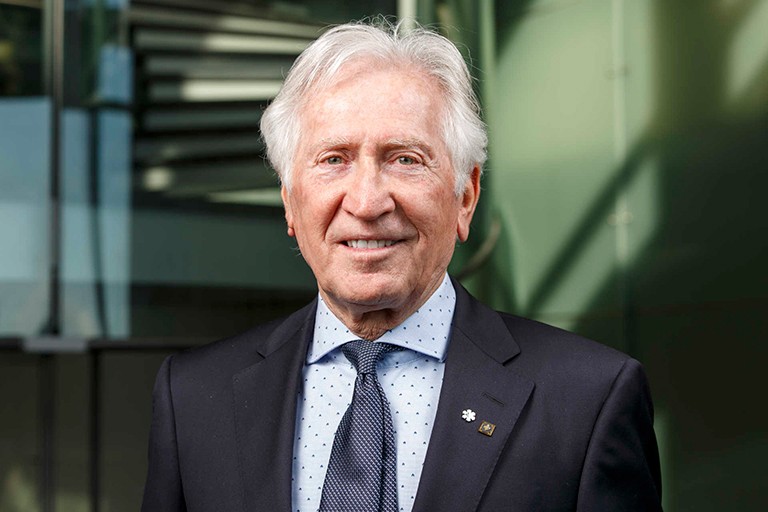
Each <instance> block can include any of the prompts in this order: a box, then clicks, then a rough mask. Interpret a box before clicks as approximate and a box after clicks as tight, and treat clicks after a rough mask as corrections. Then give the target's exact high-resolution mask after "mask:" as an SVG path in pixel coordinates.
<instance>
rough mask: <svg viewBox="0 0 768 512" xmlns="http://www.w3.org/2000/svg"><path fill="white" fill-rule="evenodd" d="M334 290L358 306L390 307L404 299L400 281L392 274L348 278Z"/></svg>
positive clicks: (339, 295)
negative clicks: (341, 285) (340, 286)
mask: <svg viewBox="0 0 768 512" xmlns="http://www.w3.org/2000/svg"><path fill="white" fill-rule="evenodd" d="M336 291H337V292H339V293H338V294H337V295H336V296H337V297H338V298H339V299H341V300H343V301H344V302H347V303H349V304H356V305H359V306H381V307H382V308H392V307H396V306H397V304H398V303H400V302H402V301H403V300H404V299H405V297H403V295H404V293H403V286H402V283H401V282H400V281H399V279H397V278H395V277H393V276H378V275H376V276H370V275H368V276H360V277H358V278H356V279H348V280H347V282H346V283H345V284H344V286H343V287H342V288H337V289H336Z"/></svg>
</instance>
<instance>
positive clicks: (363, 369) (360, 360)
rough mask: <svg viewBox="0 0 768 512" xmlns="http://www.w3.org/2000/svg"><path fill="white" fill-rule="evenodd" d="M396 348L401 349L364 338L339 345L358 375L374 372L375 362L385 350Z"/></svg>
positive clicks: (392, 350) (394, 349) (395, 349)
mask: <svg viewBox="0 0 768 512" xmlns="http://www.w3.org/2000/svg"><path fill="white" fill-rule="evenodd" d="M398 350H402V348H401V347H398V346H397V345H390V344H389V343H374V342H372V341H365V340H357V341H350V342H349V343H346V344H344V345H342V347H341V351H342V352H343V353H344V355H345V356H346V358H347V359H349V362H350V363H352V364H353V365H354V367H355V369H356V370H357V373H358V374H359V375H360V374H366V373H375V372H376V364H377V363H378V362H379V359H381V356H382V355H384V354H386V353H387V352H396V351H398Z"/></svg>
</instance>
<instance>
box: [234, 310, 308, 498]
mask: <svg viewBox="0 0 768 512" xmlns="http://www.w3.org/2000/svg"><path fill="white" fill-rule="evenodd" d="M315 309H316V303H315V302H313V303H312V304H310V305H309V306H307V307H306V308H304V309H302V310H300V311H298V312H297V313H295V314H294V315H292V316H291V317H290V318H288V319H287V320H286V321H285V322H284V323H283V324H282V325H281V326H279V327H278V328H277V329H276V330H275V331H274V332H273V333H272V335H271V336H269V338H267V339H266V340H260V341H259V343H260V344H261V346H260V347H259V348H258V351H259V354H260V355H261V356H262V357H263V358H264V359H262V360H261V361H259V362H257V363H256V364H254V365H252V366H249V367H248V368H246V369H244V370H242V371H240V372H238V373H237V374H235V375H234V376H233V378H232V385H233V388H234V410H235V429H236V437H237V447H238V462H239V470H240V476H241V479H242V483H243V501H244V504H245V506H244V510H246V511H258V510H270V511H285V512H287V511H289V510H290V509H291V476H292V469H293V468H292V460H293V438H294V430H295V425H296V400H297V394H298V389H299V385H300V380H301V369H302V367H303V365H304V361H305V358H306V354H307V346H308V343H309V339H310V336H311V333H312V328H313V325H314V312H315Z"/></svg>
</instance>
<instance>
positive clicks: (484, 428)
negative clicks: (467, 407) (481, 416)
mask: <svg viewBox="0 0 768 512" xmlns="http://www.w3.org/2000/svg"><path fill="white" fill-rule="evenodd" d="M494 430H496V425H494V424H493V423H491V422H490V421H483V422H482V423H481V424H480V428H478V429H477V431H478V432H480V433H481V434H484V435H486V436H488V437H491V436H492V435H493V431H494Z"/></svg>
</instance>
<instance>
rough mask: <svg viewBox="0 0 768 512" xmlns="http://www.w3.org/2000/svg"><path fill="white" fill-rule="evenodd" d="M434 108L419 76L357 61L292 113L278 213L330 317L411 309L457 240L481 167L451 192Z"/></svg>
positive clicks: (436, 97)
mask: <svg viewBox="0 0 768 512" xmlns="http://www.w3.org/2000/svg"><path fill="white" fill-rule="evenodd" d="M442 109H443V100H442V93H441V91H440V89H439V88H438V86H437V85H436V84H434V83H433V82H432V81H431V79H429V78H427V77H426V76H424V75H423V74H421V73H420V72H415V71H413V70H412V69H409V68H404V69H393V68H390V67H385V68H382V67H381V66H379V67H377V66H376V65H372V64H368V65H365V64H364V63H362V64H357V65H351V66H347V67H346V68H342V70H341V72H340V75H339V80H338V81H337V82H336V83H335V85H333V86H330V87H329V88H324V89H321V90H320V91H319V92H318V93H317V94H315V95H313V96H312V97H311V99H310V100H309V101H308V104H307V106H306V107H305V108H304V110H303V111H302V116H301V128H302V134H301V140H300V141H299V144H298V149H297V152H296V155H295V159H294V162H295V163H294V167H293V174H292V178H291V179H292V181H291V189H290V190H286V189H283V200H284V202H285V209H286V220H287V222H288V230H289V234H291V235H293V236H295V237H296V239H297V241H298V244H299V248H300V249H301V253H302V255H303V256H304V258H305V259H306V261H307V263H308V264H309V266H310V267H311V268H312V271H313V272H314V274H315V277H316V278H317V282H318V287H319V288H320V293H321V294H322V296H323V298H324V299H325V300H326V301H327V302H329V305H330V306H331V309H333V310H335V312H337V314H339V313H340V312H341V311H339V310H346V311H348V312H351V313H353V314H363V313H366V312H370V311H378V310H385V309H386V310H394V311H408V313H409V314H410V312H411V310H415V309H416V308H417V307H418V306H419V305H420V304H421V303H423V302H424V301H425V300H426V299H427V298H429V296H430V295H431V294H432V292H433V291H434V290H435V289H436V288H437V286H438V285H439V284H440V282H441V280H442V277H443V274H444V272H445V270H446V268H447V267H448V263H449V262H450V259H451V256H452V255H453V249H454V244H455V241H456V238H457V237H458V238H459V239H460V240H462V241H464V240H466V238H467V236H468V234H469V224H470V221H471V219H472V214H473V213H474V209H475V205H476V204H477V197H478V193H479V171H478V170H477V169H475V171H474V172H473V173H472V178H471V179H470V180H468V183H467V187H466V188H465V190H464V192H463V194H462V195H461V196H459V197H457V196H456V194H455V191H454V170H453V167H452V164H451V161H450V158H449V152H448V148H447V147H446V146H445V143H444V142H443V139H442V133H441V123H440V119H441V114H442Z"/></svg>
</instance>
